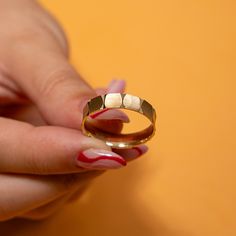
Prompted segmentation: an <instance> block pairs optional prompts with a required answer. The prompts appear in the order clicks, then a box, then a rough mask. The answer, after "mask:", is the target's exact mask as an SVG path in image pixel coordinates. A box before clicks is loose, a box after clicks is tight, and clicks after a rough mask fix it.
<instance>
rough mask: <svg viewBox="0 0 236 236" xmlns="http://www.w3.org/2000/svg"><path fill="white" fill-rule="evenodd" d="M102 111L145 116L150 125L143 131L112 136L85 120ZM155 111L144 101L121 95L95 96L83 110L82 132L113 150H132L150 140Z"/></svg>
mask: <svg viewBox="0 0 236 236" xmlns="http://www.w3.org/2000/svg"><path fill="white" fill-rule="evenodd" d="M104 109H127V110H131V111H135V112H138V113H140V114H142V115H144V116H146V117H147V118H148V119H149V121H150V122H151V124H150V125H149V126H148V127H147V128H145V129H144V130H141V131H138V132H135V133H129V134H114V133H109V132H106V131H103V130H101V129H99V128H97V127H95V126H93V125H91V122H86V120H87V118H88V117H89V116H91V115H92V114H94V113H97V112H98V111H102V110H104ZM155 122H156V111H155V109H154V108H153V106H152V105H151V104H150V103H148V102H147V101H146V100H144V99H141V98H139V97H137V96H133V95H130V94H123V93H108V94H105V95H101V96H97V97H94V98H92V99H91V100H89V101H88V102H87V104H86V105H85V107H84V110H83V121H82V125H81V128H82V132H83V133H84V134H85V135H87V136H89V137H95V138H98V139H100V140H103V141H104V142H105V143H106V144H107V145H108V146H110V147H113V148H119V149H123V148H132V147H134V146H137V145H139V144H142V143H145V142H147V141H148V140H150V139H151V138H152V137H153V135H154V133H155Z"/></svg>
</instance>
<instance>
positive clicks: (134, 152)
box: [119, 145, 148, 160]
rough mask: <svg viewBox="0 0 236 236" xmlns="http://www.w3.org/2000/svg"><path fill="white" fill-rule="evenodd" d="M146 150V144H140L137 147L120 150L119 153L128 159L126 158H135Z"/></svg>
mask: <svg viewBox="0 0 236 236" xmlns="http://www.w3.org/2000/svg"><path fill="white" fill-rule="evenodd" d="M147 151H148V147H147V146H146V145H140V146H137V147H133V148H131V149H124V150H121V151H120V152H119V153H120V154H121V155H122V156H123V157H124V158H126V159H127V160H128V159H135V158H137V157H140V156H142V155H143V154H144V153H146V152H147Z"/></svg>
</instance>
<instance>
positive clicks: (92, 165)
mask: <svg viewBox="0 0 236 236" xmlns="http://www.w3.org/2000/svg"><path fill="white" fill-rule="evenodd" d="M77 165H78V166H80V167H83V168H87V169H115V168H120V167H122V166H125V165H126V161H125V160H124V159H123V158H122V157H121V156H119V155H118V154H116V153H113V152H110V151H106V150H99V149H92V148H91V149H87V150H85V151H83V152H81V153H80V154H79V156H78V158H77Z"/></svg>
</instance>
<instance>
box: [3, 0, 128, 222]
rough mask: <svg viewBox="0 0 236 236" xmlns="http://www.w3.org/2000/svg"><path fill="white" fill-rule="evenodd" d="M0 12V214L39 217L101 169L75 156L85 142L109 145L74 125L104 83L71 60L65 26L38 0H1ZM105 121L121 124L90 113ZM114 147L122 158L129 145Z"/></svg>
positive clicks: (111, 127)
mask: <svg viewBox="0 0 236 236" xmlns="http://www.w3.org/2000/svg"><path fill="white" fill-rule="evenodd" d="M0 15H1V21H0V31H1V33H0V116H1V117H0V131H1V132H0V220H1V221H4V220H8V219H12V218H14V217H22V218H28V219H34V220H37V219H43V218H46V217H48V216H49V215H51V214H53V213H54V212H55V211H56V210H58V209H59V208H60V207H61V206H63V205H64V204H65V203H67V202H70V201H72V200H74V199H77V198H78V197H79V196H80V195H81V194H82V193H83V191H84V190H85V189H86V188H87V187H88V185H89V184H90V183H91V182H92V180H93V179H94V178H95V177H97V176H99V175H101V174H102V173H103V172H104V171H98V170H93V169H91V170H89V169H86V170H84V169H82V168H79V167H78V166H76V165H75V158H76V156H78V154H79V152H81V151H82V150H85V149H88V148H98V149H103V150H110V151H111V149H110V148H109V147H108V146H106V145H105V144H104V143H103V142H102V141H99V140H96V139H94V138H88V137H85V136H84V135H83V134H82V133H81V131H80V125H81V120H82V107H83V105H84V104H85V102H86V101H87V99H88V98H91V97H94V96H96V95H97V94H101V93H105V92H107V91H108V90H107V88H102V89H101V88H100V89H96V90H95V89H93V88H92V87H91V86H90V85H89V84H88V83H87V82H86V81H85V80H84V79H83V78H82V77H81V76H80V75H79V74H78V72H77V71H76V70H75V69H74V68H73V66H72V65H71V64H70V63H69V61H68V57H69V49H68V42H67V39H66V36H65V34H64V33H63V30H62V29H61V27H60V26H59V25H58V23H57V22H56V21H55V19H54V18H53V17H52V16H51V15H50V14H49V13H48V12H46V11H45V10H44V9H43V8H42V7H41V6H40V5H39V4H38V3H37V2H36V1H33V0H0ZM119 92H122V89H121V91H119ZM104 124H106V129H108V130H110V131H112V132H120V131H121V129H122V121H121V120H119V119H112V120H106V119H103V120H100V121H99V120H97V121H96V125H98V126H99V125H100V126H101V127H104ZM113 151H114V152H117V153H119V154H122V156H123V157H124V158H126V154H127V152H128V151H129V150H127V151H124V150H122V151H118V150H113Z"/></svg>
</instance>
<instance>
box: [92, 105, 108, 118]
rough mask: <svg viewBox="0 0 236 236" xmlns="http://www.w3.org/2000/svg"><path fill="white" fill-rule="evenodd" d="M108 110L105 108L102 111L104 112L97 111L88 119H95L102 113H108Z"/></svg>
mask: <svg viewBox="0 0 236 236" xmlns="http://www.w3.org/2000/svg"><path fill="white" fill-rule="evenodd" d="M108 110H110V109H109V108H106V109H104V110H102V111H98V112H96V113H94V114H92V115H90V117H91V118H92V119H95V118H96V117H97V116H99V115H101V114H103V113H104V112H106V111H108Z"/></svg>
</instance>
